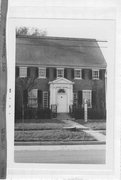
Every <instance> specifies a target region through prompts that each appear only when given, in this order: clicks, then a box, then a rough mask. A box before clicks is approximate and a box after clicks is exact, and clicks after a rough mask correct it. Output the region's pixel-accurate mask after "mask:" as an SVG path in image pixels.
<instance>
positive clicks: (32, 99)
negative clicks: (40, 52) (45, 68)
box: [28, 89, 38, 108]
mask: <svg viewBox="0 0 121 180" xmlns="http://www.w3.org/2000/svg"><path fill="white" fill-rule="evenodd" d="M37 97H38V90H37V89H32V90H31V91H29V92H28V107H32V108H37V107H38V99H37Z"/></svg>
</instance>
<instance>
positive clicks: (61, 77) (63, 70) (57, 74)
mask: <svg viewBox="0 0 121 180" xmlns="http://www.w3.org/2000/svg"><path fill="white" fill-rule="evenodd" d="M58 70H63V74H62V76H61V77H60V76H59V77H58ZM56 72H57V78H62V77H64V68H56Z"/></svg>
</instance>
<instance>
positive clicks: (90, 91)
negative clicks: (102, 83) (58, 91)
mask: <svg viewBox="0 0 121 180" xmlns="http://www.w3.org/2000/svg"><path fill="white" fill-rule="evenodd" d="M84 92H88V93H89V96H90V97H89V100H90V106H88V108H92V90H88V89H87V90H82V102H83V93H84Z"/></svg>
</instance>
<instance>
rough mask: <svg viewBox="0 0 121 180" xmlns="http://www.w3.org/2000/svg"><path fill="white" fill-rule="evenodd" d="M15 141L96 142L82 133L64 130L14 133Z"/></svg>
mask: <svg viewBox="0 0 121 180" xmlns="http://www.w3.org/2000/svg"><path fill="white" fill-rule="evenodd" d="M15 141H39V142H45V141H46V142H47V141H50V142H52V141H56V142H58V143H59V141H63V142H65V141H66V142H67V141H68V142H69V141H96V139H95V138H94V137H92V136H90V135H89V134H87V133H86V132H83V131H71V130H65V129H53V130H52V129H51V130H38V131H35V130H30V131H24V132H23V131H15Z"/></svg>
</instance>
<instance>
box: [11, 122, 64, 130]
mask: <svg viewBox="0 0 121 180" xmlns="http://www.w3.org/2000/svg"><path fill="white" fill-rule="evenodd" d="M63 127H64V123H59V124H58V123H25V124H23V123H17V124H16V125H15V130H23V129H24V130H51V129H62V128H63Z"/></svg>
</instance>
